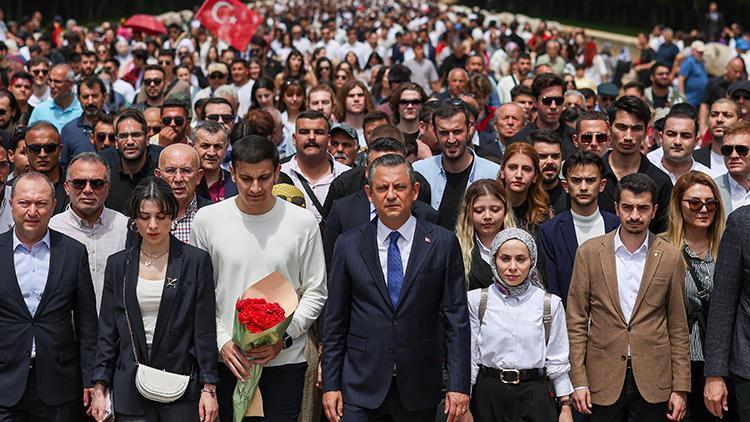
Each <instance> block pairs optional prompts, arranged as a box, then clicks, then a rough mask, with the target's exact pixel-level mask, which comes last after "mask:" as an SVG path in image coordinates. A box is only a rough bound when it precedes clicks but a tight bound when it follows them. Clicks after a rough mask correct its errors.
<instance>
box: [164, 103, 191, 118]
mask: <svg viewBox="0 0 750 422" xmlns="http://www.w3.org/2000/svg"><path fill="white" fill-rule="evenodd" d="M165 108H179V109H182V111H184V112H185V116H190V110H188V106H187V104H185V102H184V101H180V100H175V99H169V100H167V101H164V104H162V105H161V111H162V113H163V112H164V109H165Z"/></svg>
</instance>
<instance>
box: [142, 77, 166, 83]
mask: <svg viewBox="0 0 750 422" xmlns="http://www.w3.org/2000/svg"><path fill="white" fill-rule="evenodd" d="M161 83H162V79H159V78H156V79H144V80H143V85H161Z"/></svg>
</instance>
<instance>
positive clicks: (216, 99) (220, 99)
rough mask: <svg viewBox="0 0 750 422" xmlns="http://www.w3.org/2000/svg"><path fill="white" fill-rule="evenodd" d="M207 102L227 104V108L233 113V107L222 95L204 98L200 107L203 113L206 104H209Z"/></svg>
mask: <svg viewBox="0 0 750 422" xmlns="http://www.w3.org/2000/svg"><path fill="white" fill-rule="evenodd" d="M209 104H224V105H227V106H229V109H230V110H232V113H234V107H232V103H230V102H229V100H227V99H226V98H224V97H211V98H206V101H205V102H204V103H203V105H202V106H201V107H200V109H201V112H202V113H203V114H204V115H205V113H206V106H207V105H209Z"/></svg>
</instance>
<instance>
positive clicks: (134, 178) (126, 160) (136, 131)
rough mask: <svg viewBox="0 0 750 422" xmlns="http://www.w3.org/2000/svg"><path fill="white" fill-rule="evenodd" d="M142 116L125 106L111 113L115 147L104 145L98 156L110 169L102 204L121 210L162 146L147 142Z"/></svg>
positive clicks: (153, 166)
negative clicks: (116, 112)
mask: <svg viewBox="0 0 750 422" xmlns="http://www.w3.org/2000/svg"><path fill="white" fill-rule="evenodd" d="M147 130H148V128H147V126H146V119H144V118H143V114H141V113H140V112H139V111H137V110H133V109H125V110H123V111H121V112H120V113H119V114H118V115H117V116H116V117H115V139H116V140H117V149H112V148H110V149H106V150H104V151H103V153H102V157H103V158H104V159H105V161H107V163H108V164H109V166H110V168H111V169H112V180H111V187H110V190H109V196H107V201H106V206H107V207H108V208H112V209H113V210H115V211H120V212H122V211H123V210H124V209H125V204H126V202H127V201H128V199H129V198H130V195H131V194H132V193H133V189H135V186H136V185H137V184H138V182H140V181H141V180H143V179H144V178H146V177H148V176H152V175H153V174H154V170H155V169H156V165H157V163H158V162H159V153H160V152H161V150H162V148H161V147H160V146H158V145H149V144H148V138H146V131H147Z"/></svg>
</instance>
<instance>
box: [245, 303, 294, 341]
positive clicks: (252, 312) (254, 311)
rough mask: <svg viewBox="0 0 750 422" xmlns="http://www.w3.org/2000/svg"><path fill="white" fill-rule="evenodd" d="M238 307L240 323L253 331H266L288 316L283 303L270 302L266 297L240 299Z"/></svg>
mask: <svg viewBox="0 0 750 422" xmlns="http://www.w3.org/2000/svg"><path fill="white" fill-rule="evenodd" d="M236 307H237V318H238V319H239V321H240V324H242V325H243V326H245V328H247V329H248V331H250V332H251V333H260V332H263V331H266V330H268V329H269V328H273V327H275V326H276V325H277V324H278V323H280V322H281V321H283V320H284V319H285V318H286V316H285V314H284V309H283V308H282V307H281V305H279V304H278V303H276V302H271V303H269V302H267V301H266V300H265V299H254V298H250V299H242V300H238V301H237V305H236Z"/></svg>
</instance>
